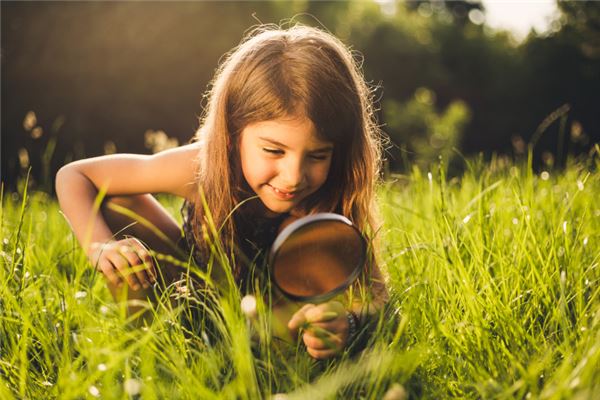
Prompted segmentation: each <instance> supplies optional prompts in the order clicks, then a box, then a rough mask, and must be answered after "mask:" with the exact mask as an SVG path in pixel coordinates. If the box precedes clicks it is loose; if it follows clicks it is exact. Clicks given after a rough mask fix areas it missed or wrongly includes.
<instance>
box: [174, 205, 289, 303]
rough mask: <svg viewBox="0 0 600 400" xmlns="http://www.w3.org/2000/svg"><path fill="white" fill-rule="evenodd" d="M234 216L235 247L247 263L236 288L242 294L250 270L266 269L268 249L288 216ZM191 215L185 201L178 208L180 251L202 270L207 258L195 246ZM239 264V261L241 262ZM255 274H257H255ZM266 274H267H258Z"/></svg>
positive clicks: (190, 207)
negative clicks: (179, 213) (236, 240)
mask: <svg viewBox="0 0 600 400" xmlns="http://www.w3.org/2000/svg"><path fill="white" fill-rule="evenodd" d="M239 214H240V215H235V214H234V218H235V222H236V226H237V228H238V234H237V236H238V245H239V247H240V250H241V251H242V252H243V254H244V256H245V258H246V259H247V260H248V261H249V262H250V265H245V266H243V268H242V269H241V270H242V271H244V272H245V273H242V275H241V276H240V277H239V281H238V282H237V283H238V286H239V287H240V289H242V291H243V292H246V290H245V289H246V288H245V287H244V286H245V284H246V283H247V281H248V273H250V272H253V271H250V267H252V268H254V267H256V268H260V269H263V268H265V265H266V261H267V257H268V254H269V249H270V247H271V245H272V244H273V242H274V241H275V238H276V237H277V233H278V231H279V227H280V225H281V223H282V222H283V220H284V219H285V218H286V217H287V216H288V214H281V215H279V216H277V217H272V218H269V217H264V216H258V215H252V216H246V215H242V214H241V213H239ZM193 215H194V204H193V203H191V202H189V201H187V200H186V201H184V203H183V205H182V207H181V216H182V219H183V226H182V230H183V240H182V242H183V243H182V247H183V249H184V250H185V251H186V253H187V254H188V255H189V254H190V253H191V254H192V256H193V258H194V261H195V263H196V264H197V265H198V266H200V267H202V266H203V265H204V264H206V262H207V259H208V257H207V255H206V254H202V252H201V251H200V250H199V246H197V244H196V240H195V238H194V233H193V229H192V223H193V221H192V217H193ZM240 262H242V261H240ZM257 272H258V271H257ZM260 272H261V273H262V272H266V271H260Z"/></svg>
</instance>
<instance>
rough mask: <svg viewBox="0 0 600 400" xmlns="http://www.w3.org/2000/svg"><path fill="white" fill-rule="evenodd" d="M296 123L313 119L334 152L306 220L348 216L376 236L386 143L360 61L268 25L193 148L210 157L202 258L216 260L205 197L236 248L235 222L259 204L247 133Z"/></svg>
mask: <svg viewBox="0 0 600 400" xmlns="http://www.w3.org/2000/svg"><path fill="white" fill-rule="evenodd" d="M290 116H306V117H308V118H309V119H310V120H311V121H312V122H313V124H314V125H315V127H316V129H317V134H318V135H319V136H320V137H321V138H322V139H324V140H327V141H331V142H333V143H334V151H333V156H332V162H331V167H330V171H329V174H328V177H327V180H326V182H325V183H324V184H323V186H322V187H321V188H320V189H319V190H318V191H317V192H315V193H314V194H312V195H311V196H310V197H309V198H307V199H306V200H305V203H304V210H305V212H306V213H313V212H337V213H341V214H343V215H345V216H346V217H348V218H349V219H350V220H351V221H352V222H353V223H354V224H356V225H357V226H358V228H359V229H361V230H362V231H366V232H373V231H374V229H375V223H376V221H375V213H374V208H373V207H374V193H375V186H376V183H377V180H378V177H379V172H380V170H379V168H380V160H381V140H380V131H379V129H378V126H377V124H376V120H375V117H374V110H373V103H372V91H371V90H370V88H369V87H368V86H367V84H366V83H365V80H364V78H363V76H362V72H361V70H360V66H359V64H358V61H357V60H355V58H354V57H353V55H352V53H351V52H350V50H349V49H348V48H347V47H346V46H345V45H344V44H343V43H342V42H341V41H340V40H339V39H337V38H335V37H334V36H333V35H331V34H329V33H327V32H324V31H322V30H320V29H316V28H312V27H307V26H302V25H295V26H292V27H290V28H288V29H281V28H280V27H278V26H273V25H262V26H259V27H257V28H255V29H253V30H252V31H251V32H250V33H249V34H248V35H247V36H246V37H245V38H244V40H242V42H241V44H240V45H239V46H238V47H236V48H234V49H233V50H232V51H231V52H230V53H228V54H227V55H226V57H225V58H224V61H223V63H222V64H221V65H220V67H219V68H218V70H217V73H216V75H215V78H214V80H213V82H212V87H211V89H210V91H209V93H208V106H207V108H206V109H205V110H204V114H203V117H202V119H201V121H200V128H199V129H198V131H197V132H196V135H195V137H194V139H193V141H198V142H200V144H201V146H200V148H201V150H200V154H199V169H198V176H197V179H198V186H199V190H198V194H197V198H196V199H195V202H194V203H195V205H196V206H195V208H194V214H193V215H192V216H190V217H191V218H192V226H193V231H194V236H195V239H196V243H198V245H199V247H200V248H201V249H204V250H207V247H206V246H207V244H206V243H204V241H205V240H204V238H205V237H206V235H205V234H204V235H203V233H202V226H203V225H205V224H206V222H207V215H206V214H205V209H204V208H203V207H202V204H203V203H202V202H201V201H202V196H204V201H205V202H206V203H205V204H206V205H207V206H208V209H209V210H210V213H211V215H212V220H213V222H214V225H215V226H216V227H222V229H221V231H220V239H221V240H222V243H224V244H226V243H231V241H232V240H233V242H235V238H236V236H235V235H236V231H237V229H236V226H235V221H234V218H228V216H229V215H230V213H231V211H232V210H233V209H234V208H235V207H236V205H238V204H239V203H240V202H241V201H243V200H244V199H245V198H247V197H248V195H249V193H248V186H247V184H246V183H245V181H244V178H243V175H242V173H241V171H240V166H239V154H238V153H239V152H238V142H239V140H238V138H239V136H240V134H241V132H242V130H243V129H244V127H246V126H247V125H248V124H251V123H253V122H258V121H265V120H271V119H278V118H284V117H290ZM205 232H206V231H205ZM234 273H235V275H236V276H239V271H234Z"/></svg>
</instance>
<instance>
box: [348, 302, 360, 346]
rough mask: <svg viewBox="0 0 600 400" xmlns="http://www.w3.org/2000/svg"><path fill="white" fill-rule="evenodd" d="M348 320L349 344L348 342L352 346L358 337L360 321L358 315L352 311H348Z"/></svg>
mask: <svg viewBox="0 0 600 400" xmlns="http://www.w3.org/2000/svg"><path fill="white" fill-rule="evenodd" d="M346 319H347V320H348V342H347V344H348V345H350V344H352V342H354V339H355V338H356V336H357V335H358V325H359V320H358V317H357V316H356V313H354V311H350V310H348V311H346Z"/></svg>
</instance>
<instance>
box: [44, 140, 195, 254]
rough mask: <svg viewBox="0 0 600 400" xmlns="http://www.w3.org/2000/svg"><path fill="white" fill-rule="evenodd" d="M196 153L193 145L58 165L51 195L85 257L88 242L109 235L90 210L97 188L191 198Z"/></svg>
mask: <svg viewBox="0 0 600 400" xmlns="http://www.w3.org/2000/svg"><path fill="white" fill-rule="evenodd" d="M198 151H199V149H198V144H197V143H193V144H189V145H185V146H181V147H178V148H175V149H170V150H166V151H163V152H160V153H157V154H154V155H134V154H116V155H110V156H102V157H95V158H90V159H85V160H79V161H75V162H72V163H70V164H67V165H65V166H64V167H62V168H61V169H60V170H59V171H58V173H57V174H56V194H57V197H58V201H59V204H60V207H61V209H62V211H63V213H64V214H65V216H66V218H67V220H68V221H69V223H70V224H71V229H72V230H73V232H74V233H75V236H76V237H77V239H78V240H79V243H81V245H82V246H83V247H84V251H85V252H86V254H89V252H90V249H89V246H90V244H91V243H94V242H106V241H108V240H110V239H111V237H112V236H113V233H112V232H111V231H110V229H109V227H108V225H107V224H106V222H105V221H104V220H103V218H102V216H101V214H100V213H99V212H97V210H96V211H94V210H93V205H94V201H95V199H96V196H97V195H98V192H99V190H100V189H103V190H105V191H106V195H136V194H146V193H170V194H173V195H176V196H180V197H185V198H192V195H193V193H194V190H195V186H194V181H195V171H196V165H197V164H196V157H197V155H198Z"/></svg>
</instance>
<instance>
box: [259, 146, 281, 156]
mask: <svg viewBox="0 0 600 400" xmlns="http://www.w3.org/2000/svg"><path fill="white" fill-rule="evenodd" d="M263 151H264V152H265V153H269V154H275V155H281V154H283V150H280V149H271V148H268V147H263Z"/></svg>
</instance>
